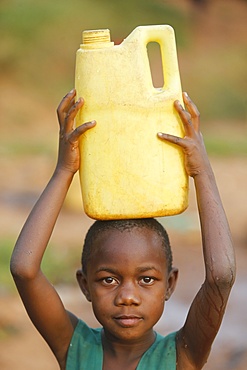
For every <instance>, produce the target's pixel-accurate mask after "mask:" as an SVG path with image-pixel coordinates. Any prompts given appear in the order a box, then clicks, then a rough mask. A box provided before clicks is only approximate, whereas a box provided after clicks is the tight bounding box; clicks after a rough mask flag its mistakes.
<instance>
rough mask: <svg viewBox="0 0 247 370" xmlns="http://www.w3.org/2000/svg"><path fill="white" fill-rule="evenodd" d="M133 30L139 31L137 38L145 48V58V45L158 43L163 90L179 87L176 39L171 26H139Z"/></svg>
mask: <svg viewBox="0 0 247 370" xmlns="http://www.w3.org/2000/svg"><path fill="white" fill-rule="evenodd" d="M135 31H136V32H138V33H139V38H140V39H141V42H142V44H143V45H144V47H145V48H146V54H147V58H148V52H147V45H148V44H149V43H150V42H157V43H158V44H159V45H160V51H161V58H162V70H163V77H164V85H163V87H162V88H163V90H165V89H166V90H167V89H169V88H171V89H175V90H176V89H180V76H179V68H178V61H177V50H176V40H175V33H174V30H173V28H172V27H171V26H169V25H158V26H139V27H137V28H136V29H135V30H134V32H135Z"/></svg>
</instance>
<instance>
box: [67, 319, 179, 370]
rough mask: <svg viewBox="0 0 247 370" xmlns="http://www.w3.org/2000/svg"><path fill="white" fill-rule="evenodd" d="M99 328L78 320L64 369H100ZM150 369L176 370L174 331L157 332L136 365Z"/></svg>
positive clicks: (101, 357) (101, 363) (142, 368)
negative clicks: (165, 334)
mask: <svg viewBox="0 0 247 370" xmlns="http://www.w3.org/2000/svg"><path fill="white" fill-rule="evenodd" d="M101 330H102V329H101V328H99V329H92V328H89V327H88V326H87V325H86V324H85V323H84V322H83V321H81V320H79V321H78V324H77V326H76V328H75V331H74V334H73V337H72V340H71V342H70V347H69V350H68V356H67V364H66V370H101V369H102V366H103V349H102V342H101ZM150 369H152V370H153V369H155V370H176V332H174V333H171V334H169V335H167V336H166V337H163V336H162V335H160V334H157V336H156V339H155V341H154V343H153V344H152V345H151V347H150V348H149V349H148V350H147V351H146V352H145V353H144V354H143V356H142V358H141V360H140V362H139V364H138V366H137V370H150Z"/></svg>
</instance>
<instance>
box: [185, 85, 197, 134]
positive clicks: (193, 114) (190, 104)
mask: <svg viewBox="0 0 247 370" xmlns="http://www.w3.org/2000/svg"><path fill="white" fill-rule="evenodd" d="M183 100H184V104H185V106H186V109H187V110H188V112H189V113H190V115H191V118H192V121H193V125H194V128H195V130H196V131H198V130H199V125H200V112H199V110H198V109H197V106H196V105H195V103H194V102H193V101H192V100H191V98H190V97H189V95H188V94H187V93H186V92H184V93H183Z"/></svg>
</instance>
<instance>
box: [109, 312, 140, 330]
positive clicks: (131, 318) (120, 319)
mask: <svg viewBox="0 0 247 370" xmlns="http://www.w3.org/2000/svg"><path fill="white" fill-rule="evenodd" d="M114 320H115V321H116V322H117V323H118V324H119V325H120V326H122V327H124V328H130V327H132V326H136V325H138V324H139V322H140V321H142V320H143V318H142V317H140V316H136V315H119V316H116V317H114Z"/></svg>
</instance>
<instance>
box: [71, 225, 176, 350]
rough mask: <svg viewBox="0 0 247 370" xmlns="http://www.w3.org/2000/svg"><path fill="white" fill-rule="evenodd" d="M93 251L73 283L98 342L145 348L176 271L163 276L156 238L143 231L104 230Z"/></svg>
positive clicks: (163, 263)
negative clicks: (96, 327)
mask: <svg viewBox="0 0 247 370" xmlns="http://www.w3.org/2000/svg"><path fill="white" fill-rule="evenodd" d="M96 250H97V252H95V253H94V254H93V256H92V257H91V258H90V260H89V265H88V271H87V276H86V277H84V275H83V273H82V272H81V271H79V272H78V274H77V277H78V281H79V284H80V286H81V288H82V290H83V292H84V293H85V294H86V297H87V299H88V300H90V301H91V302H92V306H93V310H94V313H95V316H96V318H97V319H98V321H99V322H100V323H101V325H102V326H103V327H104V339H105V340H106V341H108V342H111V343H128V344H131V345H132V344H133V343H135V344H136V345H137V346H138V345H139V344H140V343H142V348H143V344H144V348H148V347H149V346H150V345H151V344H152V343H153V341H154V339H155V334H154V331H153V326H154V325H155V324H156V322H157V321H158V320H159V318H160V316H161V315H162V312H163V310H164V304H165V300H167V299H169V297H170V295H171V294H172V292H173V290H174V288H175V285H176V280H177V269H175V268H173V269H172V270H171V271H170V272H169V273H168V271H167V264H166V257H165V252H164V251H163V250H162V244H161V238H160V237H159V236H157V234H156V233H155V232H154V231H152V230H149V229H141V230H140V229H138V228H134V229H132V230H126V231H118V230H107V231H105V232H104V233H103V234H102V236H100V237H99V238H98V239H97V240H96V242H95V245H94V251H96Z"/></svg>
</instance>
